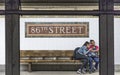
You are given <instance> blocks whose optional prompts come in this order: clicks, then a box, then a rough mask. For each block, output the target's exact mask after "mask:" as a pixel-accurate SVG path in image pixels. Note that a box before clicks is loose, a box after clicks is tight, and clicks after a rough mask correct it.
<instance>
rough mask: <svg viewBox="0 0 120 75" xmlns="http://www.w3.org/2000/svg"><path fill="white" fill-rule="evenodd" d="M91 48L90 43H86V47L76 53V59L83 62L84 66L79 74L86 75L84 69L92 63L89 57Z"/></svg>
mask: <svg viewBox="0 0 120 75" xmlns="http://www.w3.org/2000/svg"><path fill="white" fill-rule="evenodd" d="M89 47H90V43H89V42H88V41H86V42H85V43H84V45H83V46H82V47H80V48H79V49H78V50H77V51H76V59H77V60H81V61H83V64H82V65H81V67H80V69H79V70H78V71H77V73H86V72H85V70H84V69H85V68H86V67H87V66H88V63H89V62H92V60H91V61H90V60H89V57H88V56H87V54H88V53H89V51H90V50H89Z"/></svg>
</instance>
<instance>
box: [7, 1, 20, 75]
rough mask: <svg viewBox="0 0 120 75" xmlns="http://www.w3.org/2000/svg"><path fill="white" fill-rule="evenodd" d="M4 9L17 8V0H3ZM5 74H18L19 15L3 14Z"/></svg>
mask: <svg viewBox="0 0 120 75" xmlns="http://www.w3.org/2000/svg"><path fill="white" fill-rule="evenodd" d="M5 10H6V11H8V10H19V0H5ZM5 31H6V32H5V33H6V47H5V48H6V75H20V72H19V71H20V68H19V53H20V52H19V50H20V48H19V46H20V45H19V15H18V14H6V15H5Z"/></svg>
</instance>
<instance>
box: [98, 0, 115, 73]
mask: <svg viewBox="0 0 120 75" xmlns="http://www.w3.org/2000/svg"><path fill="white" fill-rule="evenodd" d="M99 2H100V3H99V6H100V11H108V10H113V4H114V3H113V0H100V1H99ZM99 18H100V21H99V22H100V31H99V32H100V33H99V35H100V50H101V51H100V75H114V66H113V65H114V34H113V33H114V27H113V26H114V24H113V22H114V20H113V15H109V14H104V15H103V14H101V15H100V17H99Z"/></svg>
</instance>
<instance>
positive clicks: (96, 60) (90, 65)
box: [89, 57, 99, 70]
mask: <svg viewBox="0 0 120 75" xmlns="http://www.w3.org/2000/svg"><path fill="white" fill-rule="evenodd" d="M93 61H94V62H95V66H93ZM98 65H99V58H98V57H89V69H90V70H92V69H93V67H95V68H96V69H98Z"/></svg>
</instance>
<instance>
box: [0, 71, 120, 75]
mask: <svg viewBox="0 0 120 75" xmlns="http://www.w3.org/2000/svg"><path fill="white" fill-rule="evenodd" d="M0 75H5V73H4V72H0ZM20 75H79V74H77V73H76V72H75V71H36V72H21V74H20ZM84 75H99V73H98V72H96V73H92V74H84ZM115 75H120V72H116V73H115Z"/></svg>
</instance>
